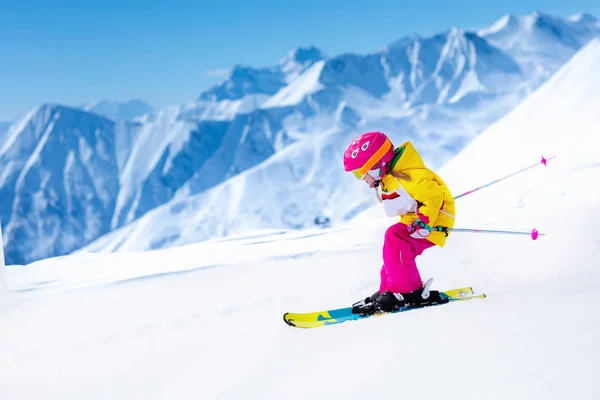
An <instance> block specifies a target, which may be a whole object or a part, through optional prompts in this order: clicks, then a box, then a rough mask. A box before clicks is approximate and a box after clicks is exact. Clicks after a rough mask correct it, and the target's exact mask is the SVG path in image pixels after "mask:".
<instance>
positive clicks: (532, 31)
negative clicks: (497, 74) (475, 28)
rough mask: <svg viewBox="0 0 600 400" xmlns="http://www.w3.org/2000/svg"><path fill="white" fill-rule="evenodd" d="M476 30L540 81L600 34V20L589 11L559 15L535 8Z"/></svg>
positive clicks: (506, 16) (508, 16) (507, 16)
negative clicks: (568, 16) (527, 13)
mask: <svg viewBox="0 0 600 400" xmlns="http://www.w3.org/2000/svg"><path fill="white" fill-rule="evenodd" d="M478 33H479V35H480V36H481V37H483V38H485V39H486V40H487V41H488V42H490V43H491V44H492V45H494V46H496V47H498V48H500V49H502V50H503V51H505V52H506V53H507V54H509V55H510V56H511V57H513V58H514V59H515V60H516V61H517V62H518V63H519V65H520V66H521V68H522V69H523V70H524V71H526V72H527V73H528V74H529V75H531V76H532V77H536V78H537V79H538V81H540V82H542V81H543V80H545V79H547V78H548V77H549V76H550V75H551V74H552V73H554V71H556V70H557V69H558V68H559V67H560V66H561V65H563V64H564V62H566V61H567V60H568V59H569V58H571V57H572V56H573V54H575V53H576V52H577V51H578V50H579V49H580V48H581V47H582V46H583V45H585V44H586V43H587V42H588V41H589V40H590V38H592V37H594V36H597V35H599V34H600V21H598V19H596V18H595V17H593V16H591V15H589V14H578V15H574V16H572V17H570V18H568V19H563V18H558V17H554V16H551V15H548V14H544V13H541V12H538V11H536V12H534V13H532V14H530V15H524V16H515V15H511V14H509V15H505V16H504V17H502V18H500V19H499V20H498V21H496V22H495V23H494V24H493V25H492V26H490V27H489V28H486V29H482V30H480V31H479V32H478Z"/></svg>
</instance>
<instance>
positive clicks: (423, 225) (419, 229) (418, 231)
mask: <svg viewBox="0 0 600 400" xmlns="http://www.w3.org/2000/svg"><path fill="white" fill-rule="evenodd" d="M417 215H418V217H417V220H416V221H415V222H413V223H412V224H411V225H408V226H407V227H406V229H407V230H408V232H409V233H410V237H411V238H413V239H425V238H426V237H427V236H429V234H430V233H431V231H432V230H433V229H432V228H431V227H430V226H429V225H428V224H429V217H428V216H426V215H423V214H421V213H417Z"/></svg>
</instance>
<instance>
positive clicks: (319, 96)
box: [0, 12, 600, 264]
mask: <svg viewBox="0 0 600 400" xmlns="http://www.w3.org/2000/svg"><path fill="white" fill-rule="evenodd" d="M598 34H600V23H599V22H598V20H597V19H595V18H594V17H592V16H589V15H585V14H583V15H578V16H574V17H571V18H568V19H562V18H557V17H553V16H549V15H546V14H541V13H539V12H536V13H533V14H531V15H527V16H505V17H503V18H501V19H500V20H499V21H497V22H496V23H494V24H493V25H492V26H491V27H489V28H486V29H483V30H480V31H478V32H471V31H465V30H463V29H459V28H452V29H449V30H448V31H446V32H444V33H440V34H438V35H434V36H431V37H426V38H423V37H419V36H411V37H406V38H403V39H400V40H398V41H396V42H394V43H392V44H390V45H388V46H386V47H385V48H384V49H382V50H379V51H377V52H374V53H371V54H367V55H357V54H341V55H337V56H333V57H327V56H325V55H324V54H323V53H322V52H321V51H319V50H318V49H317V48H315V47H310V48H300V49H296V50H294V51H292V52H290V54H288V55H287V56H286V57H284V58H283V59H282V60H281V61H280V62H279V63H278V64H277V65H276V66H274V67H271V68H261V69H255V68H251V67H246V66H241V65H237V66H234V67H233V68H232V70H231V72H230V74H229V76H228V77H227V78H226V79H225V80H224V81H223V82H222V83H220V84H218V85H215V86H214V87H212V88H210V89H208V90H207V91H205V92H204V93H202V94H200V96H199V97H198V98H197V99H196V100H195V101H191V102H189V103H186V104H182V105H176V106H171V107H166V108H162V109H153V108H151V107H150V106H148V105H147V104H145V103H143V102H137V101H134V102H131V103H125V104H120V105H119V104H117V105H115V104H114V103H110V102H101V103H97V104H91V105H86V106H84V107H82V108H71V107H66V106H63V105H55V104H45V105H42V106H40V107H37V108H36V109H34V110H32V111H31V112H30V113H29V114H28V115H27V116H26V117H24V118H23V119H22V120H20V121H19V122H17V123H15V124H13V125H12V126H11V127H10V128H8V129H6V128H4V129H5V130H4V133H3V130H2V125H0V139H2V142H1V143H0V167H1V171H2V173H1V175H0V195H1V197H0V198H1V199H2V200H1V202H0V217H1V218H2V222H3V227H4V240H5V246H6V258H7V262H8V263H11V264H20V263H27V262H31V261H34V260H37V259H40V258H45V257H50V256H56V255H61V254H66V253H68V252H71V251H73V250H76V249H79V248H81V247H82V246H85V245H89V246H88V247H87V248H88V249H94V250H102V249H104V250H118V249H140V248H160V247H164V246H170V245H175V244H184V243H189V242H193V241H196V240H202V239H206V238H211V237H218V236H222V235H225V234H230V233H235V232H239V231H242V230H245V229H254V228H281V227H285V228H301V227H307V226H311V225H314V224H315V223H322V222H323V221H329V223H332V224H334V223H336V222H338V221H344V220H347V219H349V218H351V217H352V216H353V215H355V214H356V213H357V212H359V211H361V210H363V209H364V208H365V207H368V206H369V205H370V204H371V202H372V198H371V193H367V192H366V191H365V190H364V188H363V187H362V185H357V184H356V182H355V181H352V178H350V177H348V176H347V175H346V174H344V173H343V170H342V168H341V153H342V152H343V149H344V148H345V146H346V145H347V143H348V142H349V140H350V138H351V137H352V136H354V135H356V134H357V133H360V132H363V131H368V130H382V131H384V132H386V133H388V134H389V135H390V136H391V138H392V139H393V140H394V142H395V143H396V144H400V143H401V142H403V141H405V140H412V141H413V143H415V145H416V146H417V148H418V149H419V151H420V152H421V153H422V154H423V156H424V158H425V159H426V161H427V162H428V164H429V165H431V166H432V167H438V166H440V165H442V164H443V163H444V162H446V161H447V160H449V159H450V158H451V157H452V156H453V155H455V154H456V153H457V152H458V151H460V150H461V149H462V148H463V147H464V146H465V145H466V144H467V143H468V142H470V141H471V139H473V138H474V137H476V136H477V135H478V134H479V133H480V132H481V131H482V130H483V129H484V128H486V127H487V126H489V125H490V124H492V123H493V122H495V121H496V120H498V119H499V118H500V117H502V116H503V115H505V114H506V113H507V112H508V111H510V110H511V109H512V108H514V107H515V106H516V105H517V104H518V103H519V102H520V101H521V100H522V99H523V98H525V97H526V96H527V95H528V94H529V93H530V92H531V91H532V90H534V89H535V88H537V87H538V86H539V85H540V84H541V83H543V82H544V81H545V80H546V79H548V77H549V76H551V75H552V73H553V72H555V71H556V70H557V69H558V68H559V67H560V66H561V65H563V64H564V63H565V62H566V61H567V60H568V59H569V58H570V57H571V56H572V55H573V54H575V53H576V52H577V51H578V50H579V49H580V48H581V47H582V46H583V45H584V44H585V43H587V42H588V41H589V40H590V39H591V38H593V37H594V36H597V35H598ZM106 234H108V235H106ZM103 235H106V236H104V237H102V236H103ZM96 239H97V240H96ZM95 240H96V241H95ZM94 241H95V242H94ZM92 242H93V243H92Z"/></svg>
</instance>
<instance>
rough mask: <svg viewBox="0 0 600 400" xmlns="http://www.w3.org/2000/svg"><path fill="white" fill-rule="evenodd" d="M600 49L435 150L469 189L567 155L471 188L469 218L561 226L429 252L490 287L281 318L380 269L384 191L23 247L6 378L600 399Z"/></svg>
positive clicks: (226, 393)
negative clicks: (236, 222)
mask: <svg viewBox="0 0 600 400" xmlns="http://www.w3.org/2000/svg"><path fill="white" fill-rule="evenodd" d="M599 67H600V40H595V41H592V42H591V43H589V44H588V45H587V46H586V47H585V48H584V49H583V50H581V51H580V52H579V53H578V54H577V55H576V56H575V57H574V58H573V59H571V60H570V61H569V62H568V64H567V65H565V66H564V67H563V68H561V70H560V71H559V72H558V73H557V74H556V75H555V76H553V77H552V78H551V79H550V80H549V81H548V82H547V83H546V84H545V85H544V86H543V87H541V88H540V89H539V90H538V91H536V92H535V93H533V94H532V95H531V96H530V97H528V99H527V100H526V101H524V102H523V103H522V104H520V105H519V106H518V107H517V108H516V109H515V110H513V111H512V112H511V113H509V114H508V115H507V116H506V117H505V118H503V119H501V120H500V121H498V122H497V123H496V124H494V125H493V126H491V127H490V128H489V129H487V130H486V131H485V132H483V133H482V134H481V135H480V136H479V137H478V138H477V139H476V140H474V141H473V142H471V143H470V144H469V145H468V146H466V148H465V149H464V150H463V151H462V152H461V153H460V154H458V155H457V156H456V157H455V158H454V159H452V160H451V161H450V162H449V163H448V164H447V165H445V166H444V167H443V168H441V169H440V170H439V173H440V175H441V176H442V177H443V178H444V179H445V180H446V182H447V183H448V184H449V186H450V188H451V189H452V190H453V192H454V193H456V194H458V193H462V192H463V191H465V190H467V189H471V188H473V187H475V186H478V185H481V184H484V183H487V182H489V181H491V180H493V179H495V178H498V177H500V176H502V175H506V174H508V173H510V172H512V171H515V170H518V169H520V168H522V167H524V166H526V165H529V164H531V163H532V162H535V161H536V160H538V159H539V158H540V157H541V155H546V156H547V157H549V156H551V155H555V156H556V159H553V160H551V161H550V162H549V163H548V165H547V166H546V167H543V166H540V167H536V168H534V169H532V170H529V171H527V172H525V173H523V174H522V175H519V176H516V177H513V178H511V179H510V180H507V181H504V182H501V183H498V184H496V185H493V186H491V187H488V188H486V189H483V190H481V191H479V192H477V193H473V194H471V195H469V196H467V197H465V198H462V199H460V200H457V208H458V209H457V218H458V220H457V227H480V228H489V229H494V228H495V229H511V230H525V229H531V228H533V227H537V228H538V229H539V230H540V231H541V232H543V233H545V234H546V236H544V237H540V238H539V239H538V240H537V241H531V240H530V239H529V238H527V237H519V236H499V235H485V234H466V233H465V234H453V235H452V236H451V237H450V238H449V240H448V244H447V246H446V247H445V248H444V249H440V248H434V249H431V250H428V251H427V252H425V253H424V254H423V255H422V256H421V257H420V258H419V265H420V271H421V274H422V277H424V278H426V277H430V276H433V277H434V278H435V281H434V286H435V288H436V289H447V288H454V287H461V286H465V285H472V286H473V287H474V289H475V290H476V292H485V293H486V294H487V295H488V297H487V298H486V299H484V300H474V301H470V302H464V303H457V304H449V305H446V306H442V307H436V308H430V309H425V310H419V311H414V312H408V313H404V314H400V315H394V316H384V317H380V318H373V319H371V320H368V321H356V322H348V323H343V324H340V325H335V326H329V327H325V328H318V329H315V330H299V329H294V328H291V327H288V326H287V325H285V324H284V323H283V321H282V318H281V317H282V315H283V313H284V312H286V311H297V312H302V311H314V310H319V309H323V308H327V307H340V306H346V305H348V304H349V303H350V302H352V301H355V300H358V299H359V298H361V297H364V296H366V295H369V294H371V293H372V292H373V291H374V290H375V289H376V287H377V285H378V280H379V279H378V278H379V274H378V273H379V268H380V263H381V260H380V257H381V255H380V254H381V245H382V237H383V232H384V230H385V229H386V227H387V226H389V224H391V223H392V222H393V220H390V219H387V218H384V217H383V211H382V210H381V209H380V208H379V206H378V205H377V206H376V207H374V208H373V209H370V210H368V211H367V212H366V214H363V215H361V216H360V217H359V218H357V219H356V220H354V221H353V222H352V223H349V224H346V225H343V226H339V227H335V228H330V229H312V230H304V231H286V230H268V231H255V232H250V233H247V234H244V235H237V236H229V237H226V238H222V239H219V240H211V241H207V242H200V243H194V244H189V245H186V246H182V247H177V248H170V249H164V250H157V251H147V252H120V253H104V254H103V253H79V254H74V255H71V256H66V257H60V258H53V259H48V260H43V261H39V262H36V263H33V264H29V265H27V266H9V267H8V268H7V272H8V275H7V276H8V288H9V289H10V292H9V296H8V299H7V303H6V304H5V305H4V306H3V308H2V309H0V324H1V326H2V329H0V349H2V351H0V388H1V390H2V391H1V393H2V398H3V399H4V398H6V399H20V398H44V399H79V398H82V397H85V398H88V399H96V398H98V399H103V398H111V399H120V398H144V399H173V398H207V399H208V398H211V399H212V398H219V399H229V398H231V399H238V398H259V399H284V398H285V399H287V398H302V399H306V398H310V399H329V398H348V399H353V398H356V399H365V398H381V397H390V396H393V397H395V398H422V397H423V396H427V397H431V398H444V399H464V398H465V396H466V395H467V396H468V397H469V398H478V399H491V398H501V399H504V398H511V399H532V398H543V399H563V398H577V399H583V400H587V399H589V400H592V399H595V398H596V397H597V385H596V375H597V368H596V364H597V362H596V360H597V359H598V357H600V342H599V341H598V337H600V313H598V312H597V310H596V309H595V307H596V306H597V304H599V302H600V289H599V288H600V272H599V271H598V268H597V266H598V263H597V260H598V259H599V257H600V242H599V241H598V238H597V235H595V234H594V232H595V229H597V226H598V224H599V223H600V219H599V217H598V216H599V215H600V213H599V211H600V205H599V203H598V201H597V199H598V196H599V195H600V187H599V186H598V185H597V184H596V181H597V177H598V168H599V167H600V156H599V155H598V153H597V151H596V149H597V148H598V146H599V145H600V136H598V135H597V132H598V130H599V129H600V115H599V114H598V113H597V109H598V105H599V104H600V77H599V76H598V74H597V73H595V72H596V71H597V70H598V68H599ZM288 151H289V150H288ZM353 185H355V186H356V185H360V183H358V182H353ZM348 188H350V186H348ZM362 191H363V192H365V193H366V192H367V191H368V189H367V188H366V187H363V188H362ZM232 204H233V205H234V206H235V207H237V206H239V201H238V199H233V200H232ZM216 212H220V210H217V211H216ZM168 223H169V221H168V220H167V221H165V224H168Z"/></svg>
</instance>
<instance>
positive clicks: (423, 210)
mask: <svg viewBox="0 0 600 400" xmlns="http://www.w3.org/2000/svg"><path fill="white" fill-rule="evenodd" d="M415 189H416V190H415V198H416V199H417V200H419V201H420V202H421V203H422V206H421V207H419V209H418V210H417V212H418V213H420V214H423V215H424V216H426V217H427V218H428V219H429V221H423V222H426V223H427V224H433V223H434V222H435V221H436V220H437V218H438V216H439V215H440V209H441V208H442V204H444V188H443V187H442V186H441V185H440V184H438V183H437V182H435V181H423V182H421V183H419V184H418V185H417V186H416V188H415Z"/></svg>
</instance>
